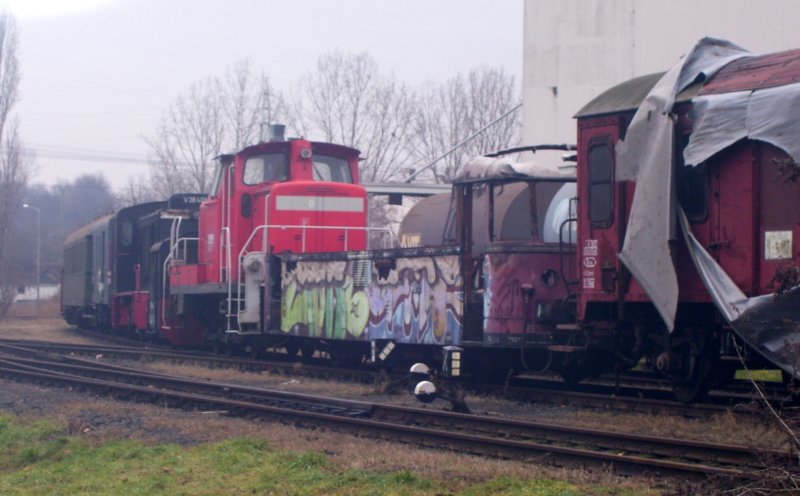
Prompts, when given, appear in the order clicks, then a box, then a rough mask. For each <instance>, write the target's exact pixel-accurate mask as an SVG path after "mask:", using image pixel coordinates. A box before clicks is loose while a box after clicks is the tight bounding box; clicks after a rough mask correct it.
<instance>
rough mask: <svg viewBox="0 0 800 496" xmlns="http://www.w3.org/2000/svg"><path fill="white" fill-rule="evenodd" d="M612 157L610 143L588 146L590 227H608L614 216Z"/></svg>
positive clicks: (603, 142)
mask: <svg viewBox="0 0 800 496" xmlns="http://www.w3.org/2000/svg"><path fill="white" fill-rule="evenodd" d="M613 183H614V159H613V155H612V149H611V143H609V142H607V141H601V142H598V143H596V144H593V145H591V146H590V147H589V220H590V221H591V223H592V227H608V226H610V225H611V221H612V219H613V217H614V208H613V206H614V203H613V192H614V189H613V185H614V184H613Z"/></svg>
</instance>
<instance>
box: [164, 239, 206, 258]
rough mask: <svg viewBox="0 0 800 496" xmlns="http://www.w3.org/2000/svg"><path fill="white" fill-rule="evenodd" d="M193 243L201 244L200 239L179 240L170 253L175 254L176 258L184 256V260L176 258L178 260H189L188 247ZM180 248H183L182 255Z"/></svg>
mask: <svg viewBox="0 0 800 496" xmlns="http://www.w3.org/2000/svg"><path fill="white" fill-rule="evenodd" d="M191 241H197V242H198V243H199V242H200V238H178V239H177V240H176V241H175V244H173V245H172V248H171V249H170V253H171V254H174V255H175V257H178V256H179V255H182V258H176V259H177V260H186V259H187V256H186V255H187V250H188V246H189V243H190V242H191ZM180 246H183V253H182V254H180V253H179V252H180V251H181V250H180Z"/></svg>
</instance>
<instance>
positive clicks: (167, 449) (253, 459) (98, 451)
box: [0, 416, 639, 496]
mask: <svg viewBox="0 0 800 496" xmlns="http://www.w3.org/2000/svg"><path fill="white" fill-rule="evenodd" d="M63 432H64V430H63V429H60V428H58V427H57V426H54V425H52V424H48V423H44V422H32V423H28V422H22V421H21V420H19V419H16V418H14V417H10V416H0V494H2V495H7V496H11V495H40V494H48V495H74V494H92V495H117V494H125V495H159V494H169V495H170V496H178V495H234V494H281V495H284V494H285V495H292V494H298V495H300V494H302V495H385V494H390V495H418V494H419V495H449V494H464V495H484V494H496V495H509V496H511V495H544V496H550V495H554V496H555V495H558V496H572V495H581V494H619V493H620V492H619V491H618V489H619V488H600V487H587V486H580V485H575V484H571V483H568V482H564V481H558V480H550V479H534V480H522V479H518V478H512V477H497V478H495V479H492V480H488V481H482V482H477V483H472V484H464V485H463V487H455V488H454V487H451V484H452V483H447V482H443V481H436V480H431V479H428V478H424V477H420V476H418V475H416V474H414V473H412V472H410V471H397V472H374V471H361V470H351V469H343V468H341V467H340V466H339V465H337V463H336V462H334V461H333V460H331V459H330V458H328V457H327V456H325V455H322V454H319V453H313V452H290V451H281V450H276V449H273V448H272V447H271V446H270V444H269V442H267V441H265V440H262V439H251V438H249V439H242V438H239V439H231V440H227V441H224V442H218V443H211V444H202V445H195V446H192V447H185V446H179V445H174V444H157V445H153V446H148V445H145V444H142V443H138V442H134V441H130V440H113V441H108V442H104V443H102V444H100V445H99V446H93V445H92V444H91V443H89V442H88V441H87V440H85V439H82V438H80V437H76V436H66V435H64V434H63ZM627 492H628V494H639V492H637V491H634V490H629V491H627ZM624 493H625V491H622V494H624Z"/></svg>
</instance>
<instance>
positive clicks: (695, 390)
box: [672, 357, 710, 403]
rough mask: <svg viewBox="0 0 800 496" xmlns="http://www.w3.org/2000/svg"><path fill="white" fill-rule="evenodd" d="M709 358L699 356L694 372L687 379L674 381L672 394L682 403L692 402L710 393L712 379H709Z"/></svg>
mask: <svg viewBox="0 0 800 496" xmlns="http://www.w3.org/2000/svg"><path fill="white" fill-rule="evenodd" d="M708 369H709V367H708V359H707V358H706V357H698V359H696V360H695V364H694V367H693V370H692V374H691V376H690V377H688V378H687V379H685V380H673V381H672V394H673V395H674V396H675V399H676V400H678V401H680V402H681V403H692V402H694V401H698V400H701V399H703V398H704V397H705V396H706V394H708V389H709V386H710V381H709V380H708Z"/></svg>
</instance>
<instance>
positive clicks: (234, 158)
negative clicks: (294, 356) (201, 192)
mask: <svg viewBox="0 0 800 496" xmlns="http://www.w3.org/2000/svg"><path fill="white" fill-rule="evenodd" d="M358 155H359V152H358V150H355V149H352V148H348V147H344V146H339V145H333V144H329V143H317V142H310V141H307V140H304V139H293V140H289V141H285V140H283V139H280V138H279V139H276V140H274V141H270V142H266V143H260V144H257V145H254V146H250V147H247V148H245V149H243V150H241V151H239V152H238V153H236V154H232V155H221V156H219V157H218V159H217V160H218V162H217V168H216V172H215V176H214V181H213V185H212V190H211V193H210V195H209V197H208V199H206V200H205V201H204V202H203V203H202V205H201V206H200V220H199V234H198V238H197V239H196V240H178V241H177V243H178V244H181V243H187V244H190V245H191V244H193V243H196V251H197V262H196V263H194V264H189V263H184V262H183V261H179V260H177V259H176V260H172V261H171V262H170V267H169V276H170V282H169V285H170V292H171V294H173V295H175V298H176V303H175V306H176V308H178V314H191V313H192V312H200V313H202V315H204V318H203V319H202V320H203V321H205V322H207V324H206V329H205V330H204V331H203V332H201V333H200V334H203V333H205V334H206V335H207V338H208V336H215V337H214V338H213V339H215V340H223V341H229V340H230V339H229V337H228V336H232V335H233V336H243V335H246V334H263V333H264V332H266V331H268V330H269V329H270V328H271V327H273V326H277V325H279V321H278V316H277V312H278V306H277V303H276V302H275V301H274V298H276V297H279V284H280V263H279V262H278V261H277V260H276V259H275V258H274V255H276V254H281V253H319V252H334V251H335V252H340V251H353V250H364V249H366V245H367V235H366V230H367V208H366V206H367V200H366V190H365V189H364V188H363V186H361V185H360V184H359V177H358ZM178 262H180V263H178Z"/></svg>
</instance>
